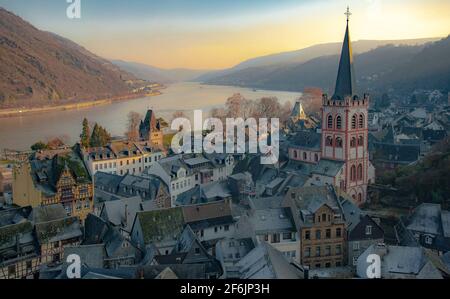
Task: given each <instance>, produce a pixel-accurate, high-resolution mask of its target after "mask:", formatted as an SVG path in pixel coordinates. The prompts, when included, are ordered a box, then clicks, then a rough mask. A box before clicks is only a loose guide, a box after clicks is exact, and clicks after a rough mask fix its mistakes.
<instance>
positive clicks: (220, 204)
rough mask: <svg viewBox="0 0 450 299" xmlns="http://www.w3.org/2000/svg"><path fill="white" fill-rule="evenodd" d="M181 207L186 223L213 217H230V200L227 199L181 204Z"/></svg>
mask: <svg viewBox="0 0 450 299" xmlns="http://www.w3.org/2000/svg"><path fill="white" fill-rule="evenodd" d="M182 209H183V216H184V219H185V221H186V223H195V222H198V221H203V220H208V219H215V218H223V217H232V213H231V202H230V201H229V200H221V201H217V202H212V203H206V204H199V205H191V206H183V207H182Z"/></svg>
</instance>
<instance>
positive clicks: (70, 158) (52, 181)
mask: <svg viewBox="0 0 450 299" xmlns="http://www.w3.org/2000/svg"><path fill="white" fill-rule="evenodd" d="M49 152H52V151H49ZM39 155H40V154H35V155H34V156H32V157H31V158H30V165H31V177H32V178H33V181H34V184H35V186H36V187H37V188H38V189H39V190H41V191H42V192H43V193H44V194H45V195H47V196H53V195H54V194H55V192H56V183H57V181H58V180H59V178H60V175H61V173H62V172H63V170H64V169H65V168H66V167H67V168H68V169H69V170H70V172H71V174H72V176H73V177H74V179H75V180H76V181H77V182H78V183H90V182H91V177H90V175H89V172H88V170H87V168H86V166H85V165H84V162H83V161H82V160H81V158H80V157H79V156H78V154H77V153H76V152H75V151H73V150H72V149H68V150H65V151H58V152H57V154H54V155H53V156H52V155H49V156H45V158H38V157H39Z"/></svg>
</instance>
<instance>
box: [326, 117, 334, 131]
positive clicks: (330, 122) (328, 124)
mask: <svg viewBox="0 0 450 299" xmlns="http://www.w3.org/2000/svg"><path fill="white" fill-rule="evenodd" d="M327 127H328V129H333V116H332V115H328V120H327Z"/></svg>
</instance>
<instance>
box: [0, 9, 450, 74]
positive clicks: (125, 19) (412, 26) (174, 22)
mask: <svg viewBox="0 0 450 299" xmlns="http://www.w3.org/2000/svg"><path fill="white" fill-rule="evenodd" d="M67 1H71V0H0V6H1V7H4V8H6V9H8V10H10V11H12V12H14V13H15V14H17V15H19V16H20V17H22V18H24V19H25V20H26V21H28V22H30V23H32V24H33V25H34V26H36V27H37V28H39V29H42V30H47V31H51V32H54V33H57V34H59V35H61V36H64V37H66V38H69V39H71V40H73V41H75V42H77V43H78V44H80V45H82V46H84V47H85V48H87V49H88V50H90V51H92V52H94V53H95V54H98V55H100V56H102V57H104V58H108V59H121V60H126V61H135V62H140V63H145V64H149V65H153V66H157V67H161V68H191V69H222V68H228V67H232V66H233V65H236V64H238V63H240V62H242V61H244V60H246V59H249V58H254V57H258V56H263V55H269V54H274V53H280V52H285V51H293V50H298V49H302V48H305V47H308V46H311V45H315V44H319V43H327V42H337V41H341V40H342V39H343V35H344V30H345V19H346V17H345V15H344V12H345V10H346V7H347V5H348V6H350V11H351V12H352V16H351V19H350V31H351V36H352V40H361V39H365V40H368V39H377V40H386V39H410V38H425V37H445V36H447V35H449V34H450V18H449V16H450V1H449V0H427V1H425V0H158V1H157V0H127V1H124V0H80V1H81V18H80V19H69V18H68V17H67V15H66V9H67V7H68V6H69V4H68V3H67Z"/></svg>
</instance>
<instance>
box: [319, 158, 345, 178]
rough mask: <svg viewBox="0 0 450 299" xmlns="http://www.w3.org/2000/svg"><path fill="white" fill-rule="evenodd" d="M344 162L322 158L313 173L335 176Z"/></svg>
mask: <svg viewBox="0 0 450 299" xmlns="http://www.w3.org/2000/svg"><path fill="white" fill-rule="evenodd" d="M344 164H345V163H344V162H342V161H334V160H327V159H320V161H319V163H317V164H316V165H315V167H314V168H313V170H312V173H316V174H321V175H325V176H331V177H334V176H336V175H337V174H338V173H339V171H340V170H341V169H342V167H343V166H344Z"/></svg>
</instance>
